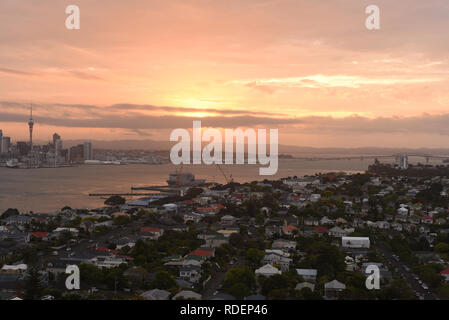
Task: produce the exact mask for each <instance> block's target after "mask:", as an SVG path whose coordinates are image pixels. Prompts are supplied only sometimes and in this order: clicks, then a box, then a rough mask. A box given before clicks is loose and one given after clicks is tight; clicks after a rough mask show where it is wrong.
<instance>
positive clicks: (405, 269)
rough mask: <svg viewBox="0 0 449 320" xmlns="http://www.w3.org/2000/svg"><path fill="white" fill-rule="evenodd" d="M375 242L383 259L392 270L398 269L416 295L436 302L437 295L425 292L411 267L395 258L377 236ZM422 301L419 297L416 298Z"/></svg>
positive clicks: (398, 272)
mask: <svg viewBox="0 0 449 320" xmlns="http://www.w3.org/2000/svg"><path fill="white" fill-rule="evenodd" d="M374 242H375V245H376V247H377V248H378V249H379V251H380V252H381V254H382V256H383V258H384V259H385V261H386V263H387V264H388V266H389V267H390V269H392V270H394V269H397V272H396V274H397V275H398V276H400V277H401V278H403V279H404V280H405V281H407V283H408V285H409V286H410V287H411V288H412V289H413V291H414V292H415V293H418V294H419V296H421V297H423V298H421V299H424V300H435V299H436V297H435V295H434V294H433V293H432V292H431V291H430V289H429V290H425V289H424V288H423V287H422V285H421V284H420V283H419V282H418V279H415V278H414V277H413V272H412V271H411V269H410V267H409V266H407V265H406V264H405V263H404V262H402V261H400V259H399V258H397V259H396V258H395V257H394V256H393V255H394V254H393V252H392V251H391V250H390V248H388V247H387V246H386V245H385V243H383V242H382V241H380V240H378V237H377V236H374ZM416 298H418V299H420V298H419V297H416Z"/></svg>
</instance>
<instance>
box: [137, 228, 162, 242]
mask: <svg viewBox="0 0 449 320" xmlns="http://www.w3.org/2000/svg"><path fill="white" fill-rule="evenodd" d="M140 232H141V233H142V234H143V238H147V239H151V240H157V239H159V237H161V236H162V235H163V234H164V229H161V228H156V227H142V228H140Z"/></svg>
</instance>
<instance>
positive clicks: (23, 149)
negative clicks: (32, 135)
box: [16, 141, 28, 156]
mask: <svg viewBox="0 0 449 320" xmlns="http://www.w3.org/2000/svg"><path fill="white" fill-rule="evenodd" d="M16 148H17V151H18V152H19V154H20V155H21V156H26V155H27V153H28V144H27V143H26V142H25V141H18V142H17V144H16Z"/></svg>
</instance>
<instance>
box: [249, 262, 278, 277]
mask: <svg viewBox="0 0 449 320" xmlns="http://www.w3.org/2000/svg"><path fill="white" fill-rule="evenodd" d="M255 274H256V276H265V277H271V276H273V275H275V274H282V271H280V270H279V269H278V268H276V267H273V266H272V265H271V264H266V265H264V266H262V267H260V268H259V269H256V271H255Z"/></svg>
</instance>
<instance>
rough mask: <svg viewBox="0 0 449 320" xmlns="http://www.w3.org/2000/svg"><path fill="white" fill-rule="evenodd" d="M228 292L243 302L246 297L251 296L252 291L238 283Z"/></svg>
mask: <svg viewBox="0 0 449 320" xmlns="http://www.w3.org/2000/svg"><path fill="white" fill-rule="evenodd" d="M227 292H228V293H229V294H230V295H233V296H234V297H236V298H237V299H239V300H242V299H243V298H244V297H247V296H249V295H250V294H251V290H250V289H249V288H248V286H247V285H246V284H244V283H236V284H234V285H232V287H230V288H229V289H228V290H227Z"/></svg>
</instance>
